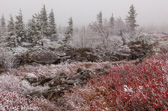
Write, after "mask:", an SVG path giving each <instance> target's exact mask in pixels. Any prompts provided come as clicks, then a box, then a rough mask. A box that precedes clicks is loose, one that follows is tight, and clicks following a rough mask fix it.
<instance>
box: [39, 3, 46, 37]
mask: <svg viewBox="0 0 168 111" xmlns="http://www.w3.org/2000/svg"><path fill="white" fill-rule="evenodd" d="M40 24H41V35H42V37H44V36H48V18H47V12H46V8H45V5H43V8H42V9H41V12H40Z"/></svg>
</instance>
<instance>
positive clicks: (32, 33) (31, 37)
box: [27, 16, 40, 45]
mask: <svg viewBox="0 0 168 111" xmlns="http://www.w3.org/2000/svg"><path fill="white" fill-rule="evenodd" d="M39 35H40V33H39V31H38V27H37V26H36V17H35V16H32V19H30V20H29V22H28V24H27V41H28V42H30V43H32V44H33V45H35V44H36V42H37V40H38V37H39Z"/></svg>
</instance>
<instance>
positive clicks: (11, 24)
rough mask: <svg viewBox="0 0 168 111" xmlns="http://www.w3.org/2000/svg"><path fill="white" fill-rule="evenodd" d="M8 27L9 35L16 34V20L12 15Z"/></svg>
mask: <svg viewBox="0 0 168 111" xmlns="http://www.w3.org/2000/svg"><path fill="white" fill-rule="evenodd" d="M7 28H8V34H9V36H12V35H14V34H15V25H14V21H13V17H12V16H10V20H9V22H8V26H7Z"/></svg>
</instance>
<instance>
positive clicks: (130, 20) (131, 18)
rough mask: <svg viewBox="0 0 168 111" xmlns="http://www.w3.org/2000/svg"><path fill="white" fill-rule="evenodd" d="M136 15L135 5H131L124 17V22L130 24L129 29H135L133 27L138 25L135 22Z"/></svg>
mask: <svg viewBox="0 0 168 111" xmlns="http://www.w3.org/2000/svg"><path fill="white" fill-rule="evenodd" d="M136 16H137V13H136V10H135V7H134V6H133V5H131V7H130V10H129V12H128V16H127V18H126V22H127V23H128V25H129V26H130V29H131V31H135V28H136V27H137V26H139V25H138V24H136Z"/></svg>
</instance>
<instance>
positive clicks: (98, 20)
mask: <svg viewBox="0 0 168 111" xmlns="http://www.w3.org/2000/svg"><path fill="white" fill-rule="evenodd" d="M97 22H98V24H99V25H100V26H102V25H103V16H102V12H99V14H98V15H97Z"/></svg>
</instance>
